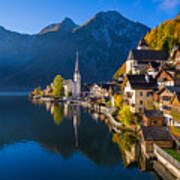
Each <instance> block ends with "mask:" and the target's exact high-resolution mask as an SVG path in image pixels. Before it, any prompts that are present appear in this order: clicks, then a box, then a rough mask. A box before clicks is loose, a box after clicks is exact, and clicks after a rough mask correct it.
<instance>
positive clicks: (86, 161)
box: [0, 93, 156, 180]
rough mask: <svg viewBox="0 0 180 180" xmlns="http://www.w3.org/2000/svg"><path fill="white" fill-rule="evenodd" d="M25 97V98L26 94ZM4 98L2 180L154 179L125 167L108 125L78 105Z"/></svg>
mask: <svg viewBox="0 0 180 180" xmlns="http://www.w3.org/2000/svg"><path fill="white" fill-rule="evenodd" d="M21 95H24V94H21ZM21 95H20V94H16V96H10V93H8V94H7V93H5V94H3V95H2V94H1V96H0V179H1V180H6V179H8V180H31V179H33V180H41V179H42V180H60V179H61V180H63V179H65V180H80V179H84V180H91V179H93V180H96V179H98V180H101V179H102V180H110V179H122V180H123V179H126V180H131V179H132V180H133V179H137V180H151V179H156V176H155V175H154V174H153V173H152V172H143V171H140V170H139V169H138V168H137V167H136V165H132V166H130V167H129V168H125V167H124V163H123V160H122V159H123V158H122V156H121V152H120V150H119V147H118V145H116V144H114V143H113V142H112V134H111V133H110V131H109V128H108V126H107V125H106V124H105V123H104V122H103V121H102V120H99V119H97V118H95V117H94V115H93V114H90V113H88V111H87V109H82V108H80V107H78V106H67V105H57V106H52V105H51V104H46V105H39V104H34V103H32V102H30V100H28V97H26V96H21Z"/></svg>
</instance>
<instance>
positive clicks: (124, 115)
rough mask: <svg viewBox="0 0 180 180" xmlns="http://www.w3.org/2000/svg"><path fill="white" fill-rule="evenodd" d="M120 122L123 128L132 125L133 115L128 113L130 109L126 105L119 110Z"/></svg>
mask: <svg viewBox="0 0 180 180" xmlns="http://www.w3.org/2000/svg"><path fill="white" fill-rule="evenodd" d="M119 115H120V122H121V123H122V124H124V125H125V126H129V125H131V124H132V122H133V119H134V118H135V116H134V114H133V113H132V112H131V111H130V107H129V106H127V105H124V106H122V108H121V109H120V110H119Z"/></svg>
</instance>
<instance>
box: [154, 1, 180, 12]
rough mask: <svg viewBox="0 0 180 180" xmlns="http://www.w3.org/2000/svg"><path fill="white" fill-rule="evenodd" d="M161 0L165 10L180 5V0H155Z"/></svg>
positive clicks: (161, 5)
mask: <svg viewBox="0 0 180 180" xmlns="http://www.w3.org/2000/svg"><path fill="white" fill-rule="evenodd" d="M153 1H154V2H159V3H160V4H159V7H160V8H161V9H164V10H172V9H174V8H176V7H177V6H178V5H180V0H153Z"/></svg>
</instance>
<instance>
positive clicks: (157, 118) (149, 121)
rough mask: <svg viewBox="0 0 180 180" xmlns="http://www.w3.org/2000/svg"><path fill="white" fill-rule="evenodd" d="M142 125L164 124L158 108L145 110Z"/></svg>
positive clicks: (157, 125) (156, 125)
mask: <svg viewBox="0 0 180 180" xmlns="http://www.w3.org/2000/svg"><path fill="white" fill-rule="evenodd" d="M143 125H144V126H145V127H151V126H154V127H161V126H163V125H164V116H163V113H162V112H161V111H158V110H145V111H144V115H143Z"/></svg>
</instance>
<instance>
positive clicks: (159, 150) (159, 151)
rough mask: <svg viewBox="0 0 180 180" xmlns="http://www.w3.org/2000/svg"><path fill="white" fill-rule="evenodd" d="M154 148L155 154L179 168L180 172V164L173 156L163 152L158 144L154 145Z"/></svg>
mask: <svg viewBox="0 0 180 180" xmlns="http://www.w3.org/2000/svg"><path fill="white" fill-rule="evenodd" d="M153 146H154V153H155V154H156V153H157V154H159V155H161V156H162V157H163V158H164V159H166V160H167V161H168V162H169V163H171V164H172V165H173V166H175V167H176V168H178V169H179V170H180V162H179V161H177V160H176V159H174V158H173V157H172V156H170V155H169V154H168V153H166V152H165V151H163V150H162V149H161V148H160V147H159V146H157V145H156V144H154V145H153Z"/></svg>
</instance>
